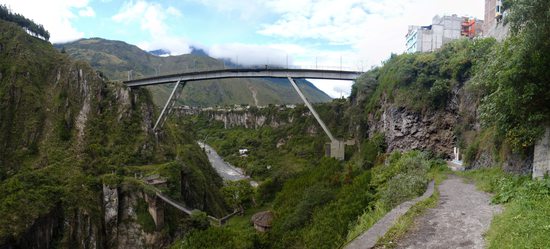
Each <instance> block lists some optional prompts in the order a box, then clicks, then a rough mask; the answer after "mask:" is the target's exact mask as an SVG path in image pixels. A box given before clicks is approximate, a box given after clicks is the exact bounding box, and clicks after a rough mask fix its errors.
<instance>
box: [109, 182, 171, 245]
mask: <svg viewBox="0 0 550 249" xmlns="http://www.w3.org/2000/svg"><path fill="white" fill-rule="evenodd" d="M138 201H144V196H143V193H142V192H140V191H135V190H132V189H131V188H128V187H127V186H122V187H119V188H116V187H115V188H112V187H109V186H106V185H104V186H103V209H104V221H105V236H106V247H107V248H164V247H166V246H168V245H169V244H170V241H171V240H170V237H169V236H168V235H167V234H166V233H162V232H160V231H152V232H146V231H145V230H144V228H143V227H142V226H141V225H140V224H139V223H138V221H137V220H138V217H137V206H138Z"/></svg>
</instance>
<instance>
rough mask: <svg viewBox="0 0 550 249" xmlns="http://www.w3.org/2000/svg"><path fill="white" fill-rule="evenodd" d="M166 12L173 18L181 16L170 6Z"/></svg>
mask: <svg viewBox="0 0 550 249" xmlns="http://www.w3.org/2000/svg"><path fill="white" fill-rule="evenodd" d="M166 12H168V14H170V15H173V16H181V12H180V11H179V10H178V9H176V8H174V7H172V6H170V7H168V8H167V9H166Z"/></svg>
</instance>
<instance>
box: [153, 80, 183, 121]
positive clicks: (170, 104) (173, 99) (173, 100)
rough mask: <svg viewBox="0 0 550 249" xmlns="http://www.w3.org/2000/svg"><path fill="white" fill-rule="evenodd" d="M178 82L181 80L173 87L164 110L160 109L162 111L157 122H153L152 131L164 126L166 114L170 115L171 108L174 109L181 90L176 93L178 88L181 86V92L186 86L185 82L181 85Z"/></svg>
mask: <svg viewBox="0 0 550 249" xmlns="http://www.w3.org/2000/svg"><path fill="white" fill-rule="evenodd" d="M180 82H181V80H178V81H177V82H176V85H175V86H174V89H172V93H170V97H168V100H167V101H166V104H165V105H164V108H162V111H161V112H160V115H159V117H158V119H157V122H155V126H153V130H154V131H156V130H157V129H160V127H162V125H163V124H164V121H166V118H167V117H168V114H170V112H171V111H172V107H174V104H176V100H177V99H178V98H179V96H180V94H181V90H180V91H178V87H179V86H180V85H181V89H182V90H183V88H184V87H185V84H186V82H185V81H184V82H182V83H180ZM174 96H175V97H174Z"/></svg>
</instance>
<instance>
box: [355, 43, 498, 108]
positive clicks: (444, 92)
mask: <svg viewBox="0 0 550 249" xmlns="http://www.w3.org/2000/svg"><path fill="white" fill-rule="evenodd" d="M494 44H495V40H494V39H476V40H473V41H471V40H468V39H461V40H457V41H454V42H451V43H449V44H446V45H445V46H443V48H442V49H441V50H439V51H437V52H434V53H415V54H401V55H392V56H391V58H390V59H389V60H388V61H386V62H385V63H384V65H383V66H382V67H379V68H376V69H374V70H370V71H368V72H367V73H365V74H364V75H362V76H361V77H360V78H359V79H357V80H356V83H355V84H354V87H353V88H352V93H351V96H350V98H352V99H357V100H360V101H362V102H364V103H360V104H364V105H365V106H366V107H365V108H366V109H365V112H366V113H376V112H377V110H378V109H379V108H380V104H381V101H382V100H387V101H390V102H391V103H393V104H395V105H397V106H400V107H406V108H408V109H410V110H414V111H427V110H437V109H444V108H445V107H446V106H447V103H448V102H449V98H450V96H451V93H452V91H453V89H456V88H458V87H462V86H463V85H464V84H465V83H466V81H467V80H468V79H469V78H470V77H471V76H472V74H473V73H474V68H475V67H476V66H477V65H483V64H484V62H485V60H486V58H485V56H486V54H487V53H488V51H490V49H491V48H492V46H493V45H494ZM361 95H362V96H361Z"/></svg>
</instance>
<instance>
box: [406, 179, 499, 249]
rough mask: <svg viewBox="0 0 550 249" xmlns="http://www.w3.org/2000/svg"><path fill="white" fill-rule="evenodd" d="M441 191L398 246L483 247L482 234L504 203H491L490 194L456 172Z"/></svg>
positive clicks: (442, 186)
mask: <svg viewBox="0 0 550 249" xmlns="http://www.w3.org/2000/svg"><path fill="white" fill-rule="evenodd" d="M439 191H440V198H439V201H438V204H437V206H436V207H435V208H432V209H429V210H427V211H426V213H425V214H424V215H422V216H420V217H418V218H417V219H416V220H415V222H414V225H413V227H412V228H411V230H410V231H409V232H408V233H407V234H406V235H405V236H404V237H403V238H402V239H400V240H399V241H398V242H397V248H484V246H485V243H484V238H483V234H484V232H485V231H487V230H488V228H489V225H490V224H491V220H492V218H493V216H494V215H495V214H498V213H500V212H501V211H502V208H501V206H500V205H491V204H490V203H491V196H490V195H489V194H487V193H485V192H482V191H479V190H477V189H476V186H475V185H474V184H471V183H465V182H464V181H463V179H462V178H459V177H457V176H454V175H450V176H449V178H448V179H447V180H445V181H443V182H442V183H441V185H439Z"/></svg>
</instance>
